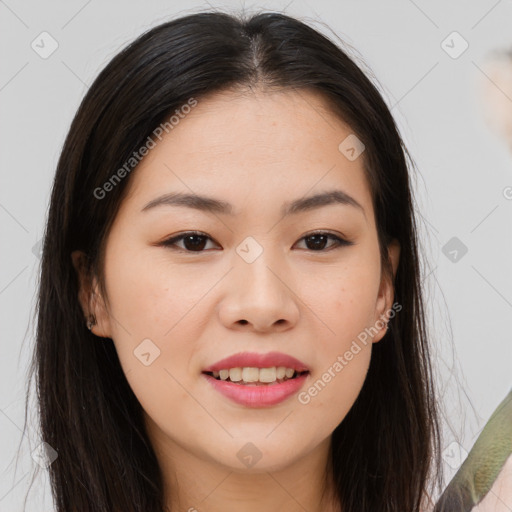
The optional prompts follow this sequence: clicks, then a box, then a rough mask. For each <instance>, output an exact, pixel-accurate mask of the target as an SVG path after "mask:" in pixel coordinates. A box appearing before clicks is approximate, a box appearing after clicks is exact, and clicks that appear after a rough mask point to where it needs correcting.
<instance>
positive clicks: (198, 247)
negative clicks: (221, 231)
mask: <svg viewBox="0 0 512 512" xmlns="http://www.w3.org/2000/svg"><path fill="white" fill-rule="evenodd" d="M194 238H195V239H196V243H192V244H190V240H192V239H194ZM198 238H199V239H201V240H200V241H199V243H197V239H198ZM205 238H206V237H204V236H201V235H189V236H187V237H185V238H184V239H183V243H184V245H185V247H186V248H187V249H192V250H194V249H195V250H202V249H203V248H204V245H205V242H206V241H205Z"/></svg>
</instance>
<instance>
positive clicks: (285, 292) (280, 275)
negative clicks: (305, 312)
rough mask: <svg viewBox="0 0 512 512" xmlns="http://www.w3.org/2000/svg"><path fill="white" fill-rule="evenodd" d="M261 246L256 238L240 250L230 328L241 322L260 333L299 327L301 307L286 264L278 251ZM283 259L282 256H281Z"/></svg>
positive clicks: (228, 319)
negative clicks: (284, 326) (285, 325)
mask: <svg viewBox="0 0 512 512" xmlns="http://www.w3.org/2000/svg"><path fill="white" fill-rule="evenodd" d="M270 238H271V237H267V238H266V240H267V241H268V243H265V247H264V246H263V243H260V242H258V241H257V240H256V239H254V238H252V237H248V238H247V239H245V240H244V241H243V242H242V243H241V244H239V246H238V247H237V249H236V252H237V254H236V255H235V259H234V268H233V272H232V273H231V275H232V278H234V279H235V286H234V290H236V291H235V292H234V293H232V294H230V296H229V297H227V304H228V305H229V307H228V308H225V309H224V312H225V313H226V312H228V311H229V312H230V313H229V314H228V315H227V316H224V320H225V321H226V322H227V323H228V324H232V323H236V322H239V321H241V320H243V321H244V323H247V322H249V323H250V324H252V325H253V326H254V327H255V328H257V329H262V330H263V329H266V328H270V327H271V326H272V325H274V324H276V325H277V323H279V324H281V322H282V321H283V320H284V321H286V322H287V323H291V324H293V323H295V322H296V320H297V318H298V314H299V312H298V307H297V304H296V300H295V294H294V293H293V292H292V288H293V287H292V286H290V283H287V281H288V279H287V277H286V274H287V272H286V263H285V262H284V259H283V258H282V257H280V250H279V249H278V248H275V249H274V248H271V247H270V243H271V242H270ZM281 256H282V254H281Z"/></svg>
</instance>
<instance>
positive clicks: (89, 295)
mask: <svg viewBox="0 0 512 512" xmlns="http://www.w3.org/2000/svg"><path fill="white" fill-rule="evenodd" d="M71 260H72V262H73V267H74V268H75V271H76V273H77V277H78V283H79V289H78V300H79V302H80V305H81V307H82V311H83V313H84V325H85V324H87V321H88V320H89V317H90V316H91V315H94V317H95V318H96V324H95V325H93V326H92V328H91V332H92V333H94V334H95V335H96V336H100V337H101V338H111V337H112V336H111V326H110V317H109V315H108V312H107V309H106V307H105V301H104V300H103V297H102V296H101V293H100V292H99V284H98V280H97V278H96V276H92V274H91V272H90V268H89V265H88V264H87V255H86V254H85V253H84V252H83V251H73V252H72V253H71ZM85 328H87V327H85Z"/></svg>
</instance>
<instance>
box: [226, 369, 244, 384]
mask: <svg viewBox="0 0 512 512" xmlns="http://www.w3.org/2000/svg"><path fill="white" fill-rule="evenodd" d="M229 380H230V381H231V382H239V381H241V380H242V368H230V370H229Z"/></svg>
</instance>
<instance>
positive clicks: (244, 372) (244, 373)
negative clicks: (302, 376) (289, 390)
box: [212, 366, 295, 384]
mask: <svg viewBox="0 0 512 512" xmlns="http://www.w3.org/2000/svg"><path fill="white" fill-rule="evenodd" d="M212 374H213V376H214V377H215V378H216V379H217V378H220V380H227V379H228V378H229V380H230V381H231V382H240V383H241V384H245V383H253V382H256V383H258V382H260V383H267V384H271V383H275V382H276V381H283V380H285V379H291V378H292V377H293V375H294V374H295V370H294V369H293V368H286V367H285V366H278V367H275V366H272V367H271V368H255V367H245V368H240V367H238V368H229V369H227V368H226V369H222V370H219V371H214V372H212Z"/></svg>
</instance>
